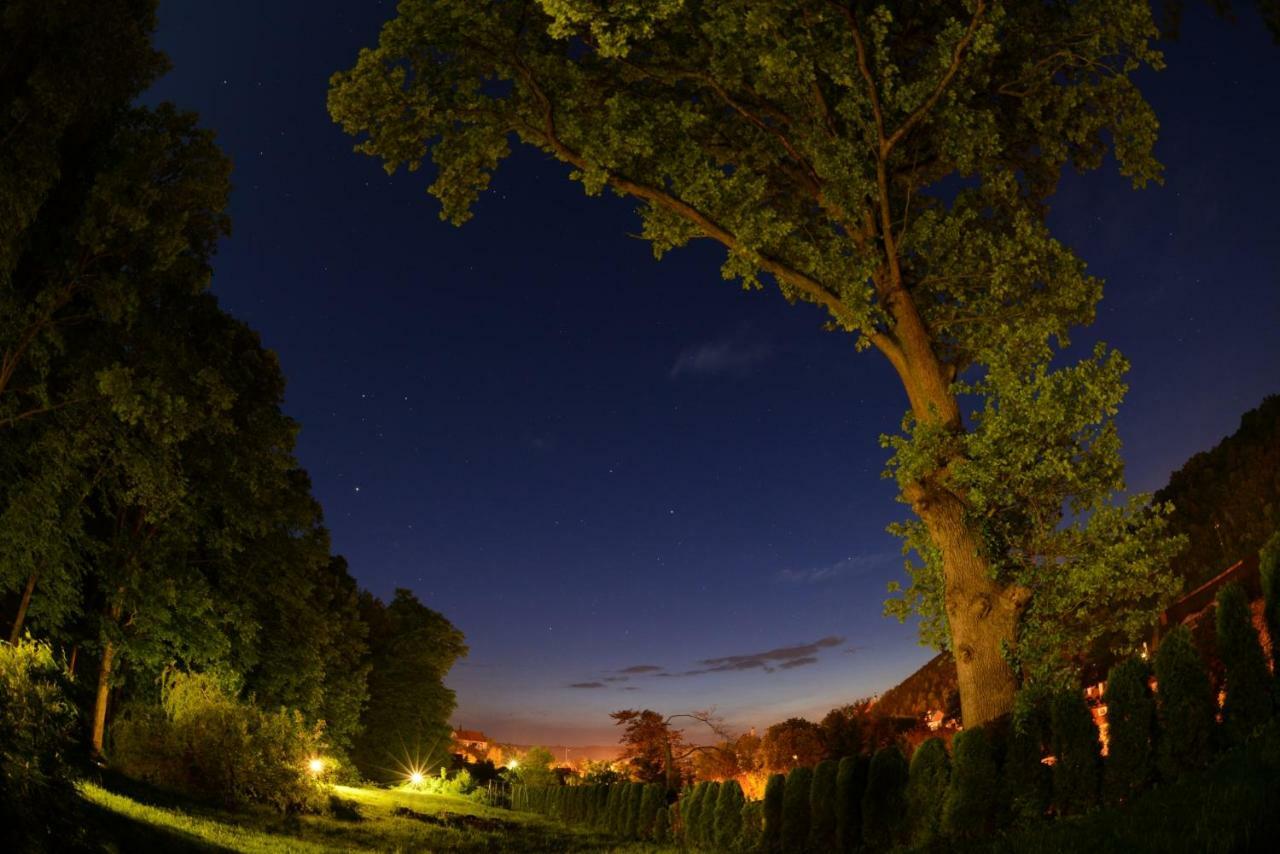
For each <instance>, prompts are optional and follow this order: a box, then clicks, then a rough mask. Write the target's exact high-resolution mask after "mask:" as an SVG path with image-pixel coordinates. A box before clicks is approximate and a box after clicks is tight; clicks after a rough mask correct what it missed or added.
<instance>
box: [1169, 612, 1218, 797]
mask: <svg viewBox="0 0 1280 854" xmlns="http://www.w3.org/2000/svg"><path fill="white" fill-rule="evenodd" d="M1156 686H1157V687H1156V700H1157V707H1158V713H1159V719H1160V739H1159V748H1158V759H1157V764H1158V767H1159V769H1160V773H1161V774H1162V775H1163V776H1164V777H1165V778H1167V779H1173V778H1175V777H1177V776H1179V775H1180V774H1182V773H1183V772H1185V771H1190V770H1193V769H1195V768H1200V767H1203V766H1204V765H1205V763H1207V762H1208V761H1209V752H1210V750H1211V748H1212V739H1213V728H1214V721H1213V716H1214V702H1213V686H1212V685H1211V684H1210V682H1209V674H1208V673H1207V672H1205V668H1204V662H1203V661H1201V660H1200V654H1199V653H1198V652H1196V648H1195V644H1194V643H1193V642H1192V639H1191V632H1190V631H1189V630H1188V629H1187V627H1186V626H1177V627H1176V628H1174V629H1173V631H1171V632H1169V634H1168V635H1166V636H1165V637H1164V639H1163V640H1161V641H1160V647H1159V648H1158V649H1157V650H1156Z"/></svg>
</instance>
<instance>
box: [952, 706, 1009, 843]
mask: <svg viewBox="0 0 1280 854" xmlns="http://www.w3.org/2000/svg"><path fill="white" fill-rule="evenodd" d="M999 805H1000V775H999V772H998V770H997V767H996V759H995V751H994V750H993V749H992V745H991V739H990V738H989V737H988V734H987V731H986V730H985V729H984V728H982V727H976V728H974V729H966V730H961V731H960V732H958V733H956V735H955V738H953V739H952V740H951V777H950V780H949V781H948V784H947V792H946V795H945V797H944V798H943V802H942V816H941V830H942V833H943V834H944V835H946V836H948V837H951V838H953V839H976V838H979V837H982V836H986V835H987V834H988V833H991V832H992V830H993V829H994V828H995V823H996V814H997V811H998V809H999Z"/></svg>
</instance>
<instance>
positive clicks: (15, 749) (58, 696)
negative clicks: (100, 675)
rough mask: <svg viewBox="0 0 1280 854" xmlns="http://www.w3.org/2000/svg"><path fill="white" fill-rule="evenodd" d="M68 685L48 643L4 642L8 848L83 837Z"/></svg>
mask: <svg viewBox="0 0 1280 854" xmlns="http://www.w3.org/2000/svg"><path fill="white" fill-rule="evenodd" d="M66 682H67V678H66V672H65V670H64V669H63V668H62V667H61V666H60V665H59V664H58V663H57V661H55V659H54V657H53V653H52V651H51V650H50V649H49V647H48V645H47V644H43V643H37V642H34V641H30V640H24V641H19V642H18V643H17V644H16V645H11V644H7V643H3V642H0V849H4V850H7V851H41V850H58V849H59V847H61V846H64V845H67V844H68V843H70V842H72V841H73V840H74V838H75V836H76V835H77V834H76V830H75V826H76V825H75V822H76V818H75V815H74V813H73V812H72V810H71V808H70V805H71V804H74V803H75V802H76V797H75V790H74V788H73V786H72V781H71V776H72V775H71V767H70V764H69V762H68V755H69V753H70V751H71V750H72V747H73V745H74V743H75V741H74V738H75V736H74V732H75V725H76V712H75V707H74V706H73V705H72V703H71V701H70V700H69V699H68V698H67V692H66V688H67V685H66Z"/></svg>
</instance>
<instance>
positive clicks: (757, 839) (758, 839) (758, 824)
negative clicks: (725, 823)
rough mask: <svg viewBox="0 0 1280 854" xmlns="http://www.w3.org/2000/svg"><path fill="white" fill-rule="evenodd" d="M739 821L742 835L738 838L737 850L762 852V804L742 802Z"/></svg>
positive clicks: (759, 802) (758, 802)
mask: <svg viewBox="0 0 1280 854" xmlns="http://www.w3.org/2000/svg"><path fill="white" fill-rule="evenodd" d="M739 821H740V822H741V823H742V835H741V836H739V837H738V842H737V846H736V847H737V848H738V850H740V851H752V852H758V851H762V850H764V849H763V845H764V802H763V801H744V802H743V804H742V815H741V816H740V818H739Z"/></svg>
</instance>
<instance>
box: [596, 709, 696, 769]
mask: <svg viewBox="0 0 1280 854" xmlns="http://www.w3.org/2000/svg"><path fill="white" fill-rule="evenodd" d="M609 717H611V718H613V721H614V723H615V724H617V725H618V726H620V727H622V736H621V737H620V738H619V743H620V744H621V745H622V753H621V755H620V756H619V759H620V760H621V761H623V762H626V763H627V764H628V765H629V766H630V767H631V776H632V777H633V778H635V779H636V780H639V781H640V782H642V783H665V782H666V780H667V760H666V757H667V751H668V750H670V751H671V753H672V754H679V753H681V752H682V751H683V748H684V742H683V740H682V739H681V736H680V731H679V730H677V729H673V728H672V727H671V724H670V723H668V721H667V719H666V718H665V717H663V716H662V715H661V714H659V713H658V712H655V711H653V710H651V709H644V710H643V711H641V710H638V709H623V710H621V711H617V712H610V713H609Z"/></svg>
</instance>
